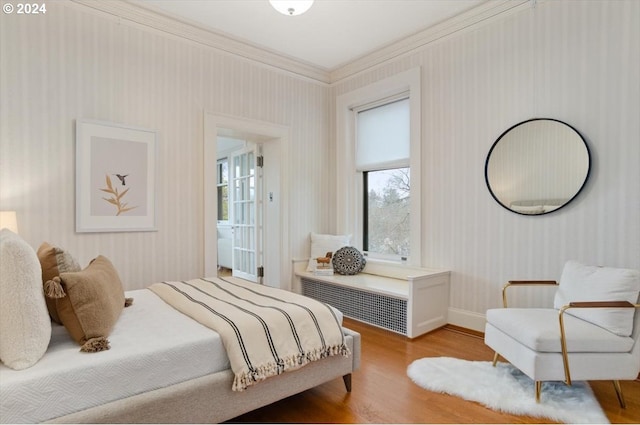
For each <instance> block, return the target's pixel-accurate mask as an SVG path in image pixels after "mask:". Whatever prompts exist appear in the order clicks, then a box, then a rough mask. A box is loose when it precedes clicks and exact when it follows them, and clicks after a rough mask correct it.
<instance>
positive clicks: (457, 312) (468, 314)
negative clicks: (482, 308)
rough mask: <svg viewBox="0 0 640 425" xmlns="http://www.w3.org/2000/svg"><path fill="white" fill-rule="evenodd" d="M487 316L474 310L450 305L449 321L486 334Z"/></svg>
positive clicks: (451, 323)
mask: <svg viewBox="0 0 640 425" xmlns="http://www.w3.org/2000/svg"><path fill="white" fill-rule="evenodd" d="M485 322H486V317H485V315H484V314H480V313H475V312H473V311H468V310H461V309H458V308H453V307H449V310H448V317H447V323H448V324H450V325H454V326H457V327H459V328H464V329H469V330H472V331H476V332H480V333H482V334H484V325H485Z"/></svg>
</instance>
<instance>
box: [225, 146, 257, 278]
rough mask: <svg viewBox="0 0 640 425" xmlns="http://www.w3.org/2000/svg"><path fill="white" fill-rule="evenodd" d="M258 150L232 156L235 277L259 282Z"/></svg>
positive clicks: (245, 151)
mask: <svg viewBox="0 0 640 425" xmlns="http://www.w3.org/2000/svg"><path fill="white" fill-rule="evenodd" d="M257 179H258V175H257V173H256V148H255V147H251V148H248V149H246V150H244V151H241V152H239V153H237V154H235V155H234V156H233V157H232V167H231V190H232V191H233V193H232V214H231V220H232V224H233V276H236V277H240V278H242V279H246V280H250V281H252V282H257V281H258V276H257V269H258V265H259V264H258V261H259V258H258V246H259V245H258V242H259V241H258V224H259V223H258V220H257V217H256V211H257V208H256V206H257V203H258V199H257V193H258V191H257Z"/></svg>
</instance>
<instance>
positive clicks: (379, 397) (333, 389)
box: [231, 319, 640, 424]
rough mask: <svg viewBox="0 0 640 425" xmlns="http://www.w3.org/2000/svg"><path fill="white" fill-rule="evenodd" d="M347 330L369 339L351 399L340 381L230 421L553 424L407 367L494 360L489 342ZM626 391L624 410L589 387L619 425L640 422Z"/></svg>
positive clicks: (609, 391)
mask: <svg viewBox="0 0 640 425" xmlns="http://www.w3.org/2000/svg"><path fill="white" fill-rule="evenodd" d="M344 323H345V326H346V327H348V328H350V329H353V330H354V331H356V332H359V333H360V334H361V336H362V365H361V368H360V369H359V370H357V371H356V372H354V373H353V377H352V380H353V391H352V392H351V393H347V392H346V391H345V388H344V383H343V382H342V380H341V379H336V380H333V381H331V382H328V383H326V384H323V385H320V386H318V387H316V388H312V389H310V390H308V391H305V392H303V393H300V394H297V395H295V396H292V397H289V398H287V399H285V400H281V401H279V402H276V403H273V404H271V405H269V406H265V407H263V408H261V409H258V410H255V411H253V412H250V413H247V414H245V415H242V416H240V417H238V418H235V419H234V420H233V421H231V422H251V423H257V422H261V423H264V422H278V423H495V424H498V423H512V424H514V423H515V424H519V423H523V424H529V423H553V422H552V421H547V420H544V419H542V418H534V417H527V416H515V415H509V414H503V413H499V412H496V411H493V410H491V409H488V408H486V407H484V406H482V405H480V404H478V403H475V402H470V401H466V400H463V399H461V398H458V397H454V396H449V395H446V394H439V393H434V392H431V391H427V390H424V389H422V388H420V387H418V386H417V385H416V384H414V383H413V382H412V381H411V380H410V379H409V378H408V377H407V374H406V369H407V366H409V364H410V363H411V362H413V361H414V360H417V359H420V358H422V357H436V356H448V357H457V358H460V359H466V360H491V359H492V358H493V351H491V349H489V347H487V346H486V345H485V344H484V341H483V339H482V335H479V334H477V333H476V334H468V333H465V332H462V331H461V330H460V329H459V328H448V327H445V328H441V329H438V330H435V331H433V332H430V333H428V334H426V335H422V336H420V337H418V338H415V339H413V340H410V339H408V338H405V337H404V336H402V335H398V334H395V333H393V332H389V331H386V330H383V329H379V328H376V327H373V326H369V325H366V324H363V323H361V322H357V321H355V320H350V319H345V320H344ZM621 384H622V390H623V393H624V395H625V400H626V402H627V408H626V409H622V408H620V406H619V404H618V400H617V398H616V394H615V390H614V389H613V384H612V383H611V382H609V381H597V382H590V385H591V388H592V389H593V391H594V394H595V395H596V397H597V399H598V401H599V402H600V405H601V406H602V408H603V410H604V411H605V413H606V414H607V417H608V418H609V420H610V421H611V422H612V423H640V381H638V380H636V381H626V382H621ZM531 396H532V397H533V396H534V395H533V394H532V395H531Z"/></svg>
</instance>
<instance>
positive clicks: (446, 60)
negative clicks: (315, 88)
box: [332, 0, 640, 328]
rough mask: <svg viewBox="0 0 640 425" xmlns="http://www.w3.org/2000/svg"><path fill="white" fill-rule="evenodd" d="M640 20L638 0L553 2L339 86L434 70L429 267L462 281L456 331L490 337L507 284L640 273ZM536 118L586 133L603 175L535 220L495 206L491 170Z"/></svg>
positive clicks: (428, 86)
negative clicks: (614, 270) (502, 141)
mask: <svg viewBox="0 0 640 425" xmlns="http://www.w3.org/2000/svg"><path fill="white" fill-rule="evenodd" d="M639 17H640V2H637V1H633V0H631V1H615V2H610V1H606V0H605V1H542V2H538V3H537V6H536V7H535V8H533V7H526V6H525V7H523V8H520V9H519V10H518V11H517V12H514V13H509V14H504V15H503V16H499V17H497V18H493V19H490V20H487V21H485V22H481V23H480V24H476V25H474V26H472V27H470V28H468V29H466V30H464V31H462V32H458V33H456V34H453V35H451V36H448V37H446V38H444V39H440V40H437V41H434V42H432V43H429V44H427V45H426V46H424V47H421V48H420V49H418V50H417V51H414V52H413V53H411V54H407V55H404V56H402V57H400V58H398V59H395V60H392V61H390V62H387V63H384V64H382V65H380V66H378V67H375V68H374V69H370V70H367V71H363V72H360V73H359V74H357V75H356V76H355V77H352V78H346V79H343V80H342V81H340V82H338V83H336V84H334V86H333V88H332V97H333V98H334V99H335V98H336V97H337V96H339V95H341V94H344V93H347V92H349V91H352V90H355V89H357V88H359V87H362V86H365V85H367V84H370V83H372V82H375V81H378V80H381V79H383V78H385V77H388V76H391V75H394V74H396V73H398V72H400V71H403V70H406V69H410V68H412V67H415V66H421V67H422V120H423V121H422V163H423V164H424V168H423V169H422V182H421V183H422V199H423V214H422V240H423V244H424V245H423V251H422V253H423V254H422V265H423V266H429V267H441V268H446V269H450V270H451V271H452V274H451V283H452V286H451V288H452V289H451V310H450V313H451V315H450V318H449V319H450V321H451V322H453V323H458V324H462V325H465V324H466V325H468V326H470V327H472V325H473V326H475V325H479V327H480V328H481V327H482V316H481V315H482V314H484V312H485V311H486V309H488V308H490V307H496V306H498V305H500V303H501V297H500V288H501V286H502V284H503V283H504V282H505V281H506V280H508V279H526V278H541V279H559V277H560V273H561V270H562V266H563V264H564V262H565V261H566V260H568V259H576V260H579V261H583V262H585V263H589V264H598V265H609V266H620V267H631V268H640V164H639V163H640V120H639V119H638V117H640V82H639V79H638V75H640V22H639ZM333 115H335V113H333ZM534 117H549V118H556V119H559V120H562V121H565V122H567V123H569V124H571V125H572V126H574V127H575V128H576V129H577V130H578V131H580V133H581V134H582V135H583V136H584V137H585V139H586V141H587V143H588V144H589V147H590V149H591V153H592V155H593V166H592V170H591V177H590V180H589V182H588V183H587V186H586V187H585V189H584V190H583V192H582V193H581V194H580V195H579V196H578V197H577V198H576V199H575V200H574V201H573V202H572V203H571V204H570V205H568V206H567V207H565V208H563V209H562V210H560V211H557V212H554V213H551V214H548V215H543V216H538V217H529V216H522V215H517V214H513V213H510V212H508V211H507V210H505V209H504V208H502V207H501V206H500V205H498V204H497V203H496V202H495V201H494V200H493V198H492V197H491V195H490V194H489V191H488V190H487V187H486V185H485V180H484V164H485V159H486V155H487V153H488V151H489V149H490V148H491V145H492V144H493V142H494V141H495V140H496V138H498V137H499V136H500V134H502V132H503V131H505V130H506V129H508V128H509V127H511V126H512V125H513V124H515V123H517V122H520V121H524V120H526V119H529V118H534ZM332 149H334V150H335V149H336V148H335V146H334V147H333V148H332ZM336 184H339V182H336ZM525 291H526V293H527V294H529V293H530V292H529V291H528V290H525ZM529 298H530V301H531V303H537V302H540V301H541V300H540V299H537V297H529ZM467 319H469V320H470V321H471V322H473V323H468V322H467Z"/></svg>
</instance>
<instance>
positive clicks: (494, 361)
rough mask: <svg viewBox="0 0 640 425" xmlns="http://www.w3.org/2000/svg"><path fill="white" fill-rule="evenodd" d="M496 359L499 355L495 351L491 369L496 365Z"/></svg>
mask: <svg viewBox="0 0 640 425" xmlns="http://www.w3.org/2000/svg"><path fill="white" fill-rule="evenodd" d="M498 357H500V354H498V352H497V351H496V353H495V354H494V355H493V367H496V364H497V363H498Z"/></svg>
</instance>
